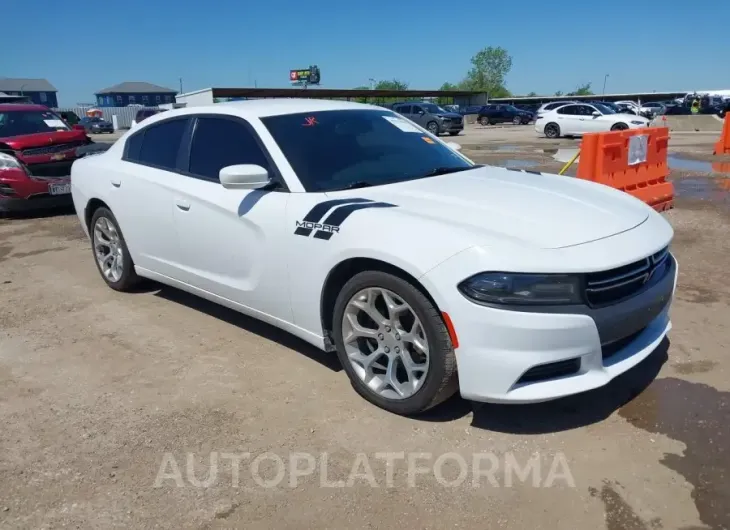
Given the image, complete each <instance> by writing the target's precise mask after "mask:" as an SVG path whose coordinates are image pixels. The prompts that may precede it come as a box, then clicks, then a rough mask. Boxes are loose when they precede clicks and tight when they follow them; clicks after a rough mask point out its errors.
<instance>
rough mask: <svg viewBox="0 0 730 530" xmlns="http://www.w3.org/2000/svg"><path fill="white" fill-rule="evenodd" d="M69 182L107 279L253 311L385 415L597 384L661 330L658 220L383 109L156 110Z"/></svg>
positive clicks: (666, 324)
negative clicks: (511, 165) (456, 397)
mask: <svg viewBox="0 0 730 530" xmlns="http://www.w3.org/2000/svg"><path fill="white" fill-rule="evenodd" d="M71 186H72V194H73V200H74V203H75V206H76V211H77V213H78V216H79V219H80V221H81V224H82V226H83V228H84V230H85V231H86V233H87V234H88V235H89V238H90V240H91V246H92V250H93V259H94V261H95V263H96V266H97V268H98V269H99V272H100V274H101V277H102V278H103V280H104V281H105V282H106V283H107V284H108V285H109V287H111V288H112V289H115V290H120V291H125V290H130V289H132V287H133V286H134V284H135V283H136V282H138V281H139V280H140V278H149V279H152V280H156V281H158V282H161V283H163V284H167V285H170V286H173V287H176V288H179V289H183V290H185V291H188V292H190V293H193V294H195V295H198V296H201V297H203V298H206V299H208V300H211V301H213V302H216V303H218V304H222V305H224V306H227V307H229V308H231V309H234V310H236V311H240V312H242V313H245V314H247V315H250V316H252V317H254V318H257V319H260V320H263V321H265V322H268V323H269V324H271V325H274V326H277V327H279V328H281V329H283V330H286V331H288V332H290V333H292V334H294V335H296V336H298V337H300V338H301V339H303V340H305V341H307V342H309V343H311V344H314V345H315V346H317V347H319V348H321V349H322V350H325V351H329V352H336V354H337V355H338V357H339V359H340V361H341V363H342V366H343V367H344V370H345V372H346V373H347V375H348V376H349V378H350V380H351V382H352V385H353V386H354V388H355V390H356V391H357V392H358V393H359V394H360V395H362V396H363V397H365V398H366V399H368V400H369V401H371V402H372V403H374V404H376V405H378V406H380V407H383V408H384V409H387V410H390V411H392V412H396V413H400V414H412V413H417V412H420V411H423V410H425V409H428V408H429V407H432V406H434V405H435V404H437V403H439V402H441V401H443V400H444V399H446V398H448V397H449V396H450V395H452V394H453V393H454V392H456V391H457V390H460V391H461V394H462V396H464V397H465V398H467V399H473V400H477V401H494V402H508V403H529V402H535V401H545V400H549V399H554V398H558V397H561V396H565V395H569V394H575V393H578V392H582V391H585V390H589V389H592V388H596V387H599V386H603V385H605V384H607V383H608V382H609V381H610V380H612V379H613V378H614V377H616V376H617V375H619V374H621V373H623V372H625V371H626V370H628V369H630V368H631V367H633V366H635V365H637V364H638V363H639V362H640V361H641V360H642V359H645V358H646V357H647V356H649V355H650V354H651V352H652V351H653V350H654V349H655V348H656V347H657V345H658V344H659V343H660V342H661V341H662V340H663V338H664V336H665V335H666V334H667V332H668V331H669V329H670V327H671V323H670V321H669V306H670V302H671V299H672V294H673V292H674V288H675V283H676V275H677V265H676V262H675V260H674V258H673V257H672V255H671V254H670V252H669V244H670V242H671V240H672V234H673V232H672V228H671V226H670V225H669V223H668V222H667V221H666V220H665V219H664V218H663V217H662V216H661V215H660V214H658V213H657V212H655V211H654V210H653V209H652V208H650V207H649V206H647V205H646V204H644V203H642V202H641V201H639V200H637V199H635V198H633V197H631V196H630V195H628V194H626V193H624V192H621V191H618V190H615V189H613V188H610V187H608V186H603V185H601V184H595V183H592V182H587V181H584V180H579V179H571V178H564V177H559V176H555V175H540V174H535V173H534V172H525V171H519V170H517V171H515V170H509V169H505V168H499V167H488V166H481V165H478V164H475V163H474V162H472V161H471V160H469V159H468V158H466V157H464V156H463V155H461V154H460V153H459V152H458V151H457V150H456V149H455V146H450V145H448V144H446V143H445V142H443V141H442V140H440V139H439V138H437V137H436V136H434V135H432V134H430V133H429V132H428V131H426V130H425V129H423V128H421V127H419V126H418V125H416V124H415V123H413V122H411V121H409V120H407V119H405V118H403V117H402V116H400V115H398V114H395V113H394V112H392V111H390V110H388V109H384V108H380V107H375V106H371V105H360V104H357V103H348V102H338V101H317V100H296V99H284V100H259V101H245V102H236V103H230V104H225V105H221V104H218V105H212V106H203V107H192V108H188V109H179V110H171V111H168V112H164V113H161V114H157V115H155V116H152V117H149V118H147V119H145V120H144V121H143V122H142V123H139V124H138V125H137V127H136V128H135V129H133V130H131V131H129V132H128V133H126V134H125V136H123V137H122V138H120V139H119V140H118V141H117V142H116V143H115V144H114V145H113V146H112V147H111V148H110V149H109V150H108V151H106V152H105V153H102V154H100V155H95V156H90V157H87V158H83V159H81V160H78V161H76V162H74V164H73V167H72V170H71ZM233 349H235V348H233ZM239 350H240V349H236V351H231V352H230V354H231V355H246V352H245V351H239ZM147 353H148V354H149V355H154V353H155V352H154V351H150V352H147ZM222 354H225V352H223V353H222ZM323 355H325V353H323ZM457 370H458V377H457ZM299 376H300V374H298V373H296V370H294V369H292V370H291V373H290V374H289V377H291V379H292V380H293V379H295V378H297V377H299ZM283 393H286V391H285V390H284V391H283Z"/></svg>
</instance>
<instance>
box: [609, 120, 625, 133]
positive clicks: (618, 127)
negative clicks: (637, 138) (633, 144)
mask: <svg viewBox="0 0 730 530" xmlns="http://www.w3.org/2000/svg"><path fill="white" fill-rule="evenodd" d="M628 128H629V126H628V125H626V124H625V123H622V122H619V123H614V124H613V125H612V126H611V130H612V131H625V130H626V129H628Z"/></svg>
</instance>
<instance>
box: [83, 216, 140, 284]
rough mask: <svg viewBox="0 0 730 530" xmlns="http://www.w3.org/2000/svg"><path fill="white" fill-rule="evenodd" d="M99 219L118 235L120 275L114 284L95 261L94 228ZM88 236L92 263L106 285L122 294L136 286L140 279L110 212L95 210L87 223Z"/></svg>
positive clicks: (117, 224)
mask: <svg viewBox="0 0 730 530" xmlns="http://www.w3.org/2000/svg"><path fill="white" fill-rule="evenodd" d="M101 217H105V218H106V219H107V221H109V223H110V224H112V226H113V227H114V229H115V230H116V231H117V233H118V234H119V242H120V246H121V248H122V275H121V277H120V278H119V280H118V281H116V282H113V281H111V280H110V279H109V278H107V277H106V276H104V273H103V272H102V270H101V266H100V265H99V262H98V260H97V259H96V251H95V249H94V227H95V226H96V222H97V221H98V220H99V218H101ZM89 234H90V235H91V253H92V255H93V256H94V263H96V268H97V270H98V271H99V275H100V276H101V277H102V279H103V280H104V281H105V282H106V284H107V285H108V286H109V287H111V288H112V289H114V290H115V291H122V292H124V291H129V290H131V289H132V288H133V287H134V286H136V285H137V284H138V283H139V282H140V277H139V276H137V273H136V272H135V271H134V262H133V261H132V257H131V255H130V254H129V248H127V242H126V241H125V240H124V234H123V233H122V230H121V229H120V228H119V223H118V222H117V219H116V217H114V214H113V213H112V212H111V210H109V209H108V208H104V207H103V206H102V207H101V208H97V209H96V211H95V212H94V214H93V215H92V216H91V222H90V223H89Z"/></svg>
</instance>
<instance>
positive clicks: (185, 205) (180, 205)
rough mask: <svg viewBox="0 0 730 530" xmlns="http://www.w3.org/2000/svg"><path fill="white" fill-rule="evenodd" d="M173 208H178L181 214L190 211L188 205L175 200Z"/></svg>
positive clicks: (185, 202)
mask: <svg viewBox="0 0 730 530" xmlns="http://www.w3.org/2000/svg"><path fill="white" fill-rule="evenodd" d="M175 206H177V207H178V208H180V209H181V210H182V211H183V212H187V211H188V210H189V209H190V203H189V202H187V201H184V200H182V199H175Z"/></svg>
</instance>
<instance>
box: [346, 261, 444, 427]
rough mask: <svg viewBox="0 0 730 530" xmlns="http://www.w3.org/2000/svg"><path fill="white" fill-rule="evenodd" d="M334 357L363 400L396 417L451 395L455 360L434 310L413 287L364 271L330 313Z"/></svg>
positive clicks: (354, 278) (382, 273)
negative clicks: (331, 314)
mask: <svg viewBox="0 0 730 530" xmlns="http://www.w3.org/2000/svg"><path fill="white" fill-rule="evenodd" d="M333 328H334V329H333V335H334V340H335V345H336V346H337V356H338V357H339V359H340V362H341V363H342V366H343V368H344V369H345V372H346V373H347V375H348V377H349V378H350V382H351V383H352V386H353V387H354V388H355V390H356V391H357V393H358V394H360V395H361V396H362V397H363V398H365V399H366V400H368V401H369V402H371V403H373V404H374V405H376V406H378V407H381V408H383V409H385V410H388V411H390V412H394V413H396V414H403V415H409V414H416V413H419V412H423V411H425V410H427V409H429V408H431V407H433V406H435V405H437V404H439V403H441V402H442V401H444V400H445V399H447V398H448V397H450V396H451V395H452V394H453V393H454V392H455V391H456V389H457V386H458V383H457V379H456V356H455V354H454V348H453V346H452V344H451V338H450V336H449V332H448V330H447V329H446V325H445V324H444V321H443V319H442V317H441V314H440V313H439V311H438V309H437V308H436V307H435V306H434V304H433V303H432V302H431V301H430V300H429V299H428V298H427V297H426V296H425V295H424V294H423V293H422V292H421V291H420V290H419V289H418V288H416V287H415V286H414V285H413V284H411V283H410V282H408V281H406V280H404V279H402V278H400V277H398V276H394V275H392V274H388V273H385V272H380V271H365V272H361V273H359V274H357V275H355V276H354V277H353V278H351V279H350V280H349V281H348V282H347V283H346V284H345V286H344V287H343V288H342V290H341V291H340V294H339V295H338V297H337V301H336V303H335V309H334V326H333Z"/></svg>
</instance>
